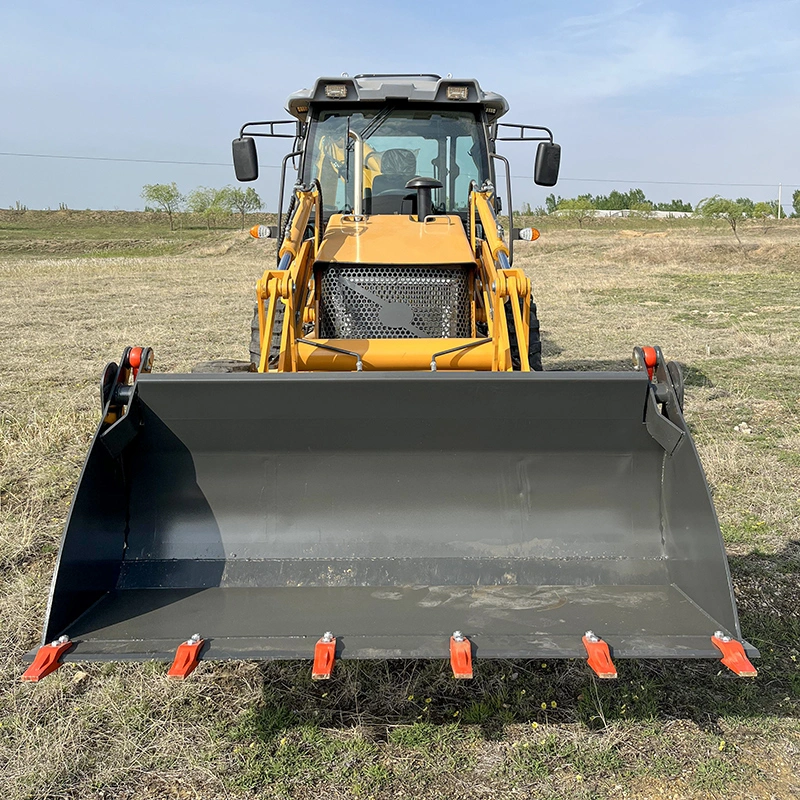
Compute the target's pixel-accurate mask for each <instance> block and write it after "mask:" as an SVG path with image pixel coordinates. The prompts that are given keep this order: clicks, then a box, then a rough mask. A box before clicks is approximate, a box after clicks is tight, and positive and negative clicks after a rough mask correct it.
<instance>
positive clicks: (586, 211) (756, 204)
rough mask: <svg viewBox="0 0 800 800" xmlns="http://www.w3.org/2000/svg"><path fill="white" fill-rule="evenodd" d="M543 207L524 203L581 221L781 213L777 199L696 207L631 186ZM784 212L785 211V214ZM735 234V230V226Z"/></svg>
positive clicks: (798, 201) (710, 201)
mask: <svg viewBox="0 0 800 800" xmlns="http://www.w3.org/2000/svg"><path fill="white" fill-rule="evenodd" d="M544 202H545V204H544V206H543V207H542V206H539V207H538V208H536V209H531V206H530V204H529V203H526V204H525V207H524V209H523V212H522V213H523V214H536V215H545V214H554V213H556V212H558V213H559V214H560V215H563V216H570V217H574V218H575V219H577V220H578V222H579V224H582V222H583V220H585V219H588V218H589V217H591V216H593V214H592V212H594V211H625V210H628V211H633V212H637V213H641V214H647V213H648V212H650V211H682V212H687V213H694V214H696V215H698V216H701V217H715V218H718V219H723V218H724V219H726V220H729V219H730V218H735V219H736V220H743V219H760V220H763V219H770V218H773V217H777V216H778V201H777V200H762V201H754V200H751V199H750V198H749V197H737V198H736V199H735V200H734V199H729V198H726V197H720V196H719V195H714V196H713V197H706V198H705V199H703V200H701V201H700V202H699V203H698V204H697V205H696V206H695V207H692V204H691V203H685V202H684V201H683V200H680V199H676V200H670V201H669V202H668V203H656V202H653V201H652V200H648V199H647V197H646V195H645V193H644V191H643V190H642V189H630V190H629V191H627V192H620V191H617V190H616V189H614V190H613V191H611V192H609V194H598V195H592V194H581V195H578V196H577V197H561V196H556V195H555V194H549V195H548V196H547V197H546V198H545V201H544ZM792 208H793V213H792V214H790V215H789V216H792V217H800V189H797V190H795V192H794V194H793V195H792ZM782 215H783V213H782ZM732 227H733V228H734V233H736V229H735V225H732Z"/></svg>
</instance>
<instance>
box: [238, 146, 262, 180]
mask: <svg viewBox="0 0 800 800" xmlns="http://www.w3.org/2000/svg"><path fill="white" fill-rule="evenodd" d="M233 169H234V171H235V172H236V180H237V181H254V180H255V179H256V178H257V177H258V154H257V153H256V140H255V139H253V138H252V137H251V136H243V137H242V138H241V139H234V140H233Z"/></svg>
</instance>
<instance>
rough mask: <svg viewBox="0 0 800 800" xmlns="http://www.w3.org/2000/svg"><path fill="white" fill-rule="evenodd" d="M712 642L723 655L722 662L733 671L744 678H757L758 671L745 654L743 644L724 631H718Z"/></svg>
mask: <svg viewBox="0 0 800 800" xmlns="http://www.w3.org/2000/svg"><path fill="white" fill-rule="evenodd" d="M711 641H712V642H713V643H714V646H715V647H716V648H717V649H718V650H719V651H720V653H722V658H721V659H720V661H721V662H722V663H723V664H724V665H725V666H726V667H727V668H728V669H729V670H730V671H731V672H735V673H736V674H737V675H740V676H741V677H743V678H755V676H756V675H758V670H757V669H756V668H755V667H754V666H753V665H752V664H751V663H750V659H749V658H748V657H747V654H746V653H745V652H744V647H742V643H741V642H739V641H737V640H736V639H734V638H732V637H730V636H728V635H726V634H725V633H723V632H722V631H717V632H716V633H715V634H714V635H713V636H712V637H711Z"/></svg>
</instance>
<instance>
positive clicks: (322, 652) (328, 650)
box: [311, 631, 336, 681]
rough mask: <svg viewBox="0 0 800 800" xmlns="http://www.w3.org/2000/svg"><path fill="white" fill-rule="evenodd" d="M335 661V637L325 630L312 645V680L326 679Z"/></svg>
mask: <svg viewBox="0 0 800 800" xmlns="http://www.w3.org/2000/svg"><path fill="white" fill-rule="evenodd" d="M335 661H336V637H335V636H334V635H333V634H332V633H331V632H330V631H326V632H325V634H324V635H323V637H322V638H321V639H320V640H319V641H318V642H317V644H316V646H315V647H314V666H313V667H312V669H311V679H312V680H314V681H327V680H328V679H329V678H330V677H331V673H332V672H333V664H334V662H335Z"/></svg>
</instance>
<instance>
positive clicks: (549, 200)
mask: <svg viewBox="0 0 800 800" xmlns="http://www.w3.org/2000/svg"><path fill="white" fill-rule="evenodd" d="M562 199H563V198H561V197H556V196H555V195H554V194H549V195H547V197H545V199H544V207H545V208H546V209H547V213H548V214H552V213H553V212H554V211H555V210H556V209H557V208H558V204H559V203H560V202H561V201H562Z"/></svg>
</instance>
